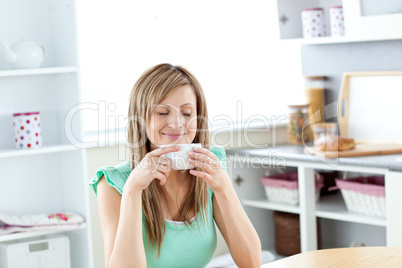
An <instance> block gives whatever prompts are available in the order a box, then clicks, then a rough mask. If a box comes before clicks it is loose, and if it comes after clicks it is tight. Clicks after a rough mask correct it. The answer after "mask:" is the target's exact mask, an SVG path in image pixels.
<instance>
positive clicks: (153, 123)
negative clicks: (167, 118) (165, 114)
mask: <svg viewBox="0 0 402 268" xmlns="http://www.w3.org/2000/svg"><path fill="white" fill-rule="evenodd" d="M163 124H164V122H163V120H161V119H158V118H157V117H155V116H153V117H152V118H151V120H150V121H149V125H148V130H149V131H150V132H158V131H159V130H160V129H161V128H162V127H163Z"/></svg>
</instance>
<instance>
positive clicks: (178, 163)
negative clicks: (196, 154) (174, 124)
mask: <svg viewBox="0 0 402 268" xmlns="http://www.w3.org/2000/svg"><path fill="white" fill-rule="evenodd" d="M176 145H179V146H180V151H177V152H170V153H166V154H163V155H162V157H166V158H169V159H170V160H172V166H171V169H172V170H185V169H192V168H194V166H193V165H191V164H190V163H189V162H188V158H189V157H188V155H187V153H188V152H192V151H193V148H194V147H199V148H201V147H202V146H201V143H189V144H168V145H161V147H169V146H176Z"/></svg>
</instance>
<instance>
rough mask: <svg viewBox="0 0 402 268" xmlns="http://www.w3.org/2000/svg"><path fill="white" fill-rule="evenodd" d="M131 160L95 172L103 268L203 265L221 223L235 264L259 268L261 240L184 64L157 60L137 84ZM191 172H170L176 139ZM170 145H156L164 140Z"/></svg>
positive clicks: (132, 106) (131, 108) (130, 130)
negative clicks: (192, 146)
mask: <svg viewBox="0 0 402 268" xmlns="http://www.w3.org/2000/svg"><path fill="white" fill-rule="evenodd" d="M128 116H129V125H128V141H129V145H130V161H129V162H127V163H124V164H120V165H117V166H114V167H103V168H100V169H98V171H97V173H96V176H95V177H94V178H93V179H92V180H91V181H90V186H91V188H92V189H93V190H94V192H95V194H97V200H98V201H97V202H98V209H99V217H100V221H101V227H102V235H103V239H104V253H105V261H106V266H107V267H110V268H115V267H117V268H123V267H149V268H156V267H165V268H166V267H187V268H197V267H205V266H206V265H207V264H208V263H209V262H210V260H211V259H212V258H213V256H214V254H215V250H216V230H215V225H214V222H215V223H216V225H217V226H218V228H219V230H220V232H221V233H222V235H223V237H224V239H225V241H226V244H227V245H228V248H229V250H230V253H231V255H232V257H233V259H234V261H235V262H236V264H237V266H239V267H247V268H252V267H260V266H261V244H260V240H259V238H258V235H257V233H256V231H255V229H254V227H253V225H252V224H251V222H250V220H249V219H248V217H247V215H246V213H245V212H244V210H243V208H242V206H241V204H240V202H239V199H238V197H237V195H236V193H235V191H234V189H233V187H232V184H231V180H230V178H229V175H228V173H227V172H226V158H225V151H224V150H223V148H221V147H211V148H209V131H208V114H207V105H206V102H205V98H204V93H203V91H202V88H201V86H200V84H199V82H198V81H197V80H196V78H195V77H194V76H193V75H192V74H191V73H190V72H188V71H187V70H186V69H185V68H183V67H180V66H172V65H170V64H159V65H157V66H154V67H152V68H150V69H148V70H147V71H145V72H144V73H143V74H142V76H141V77H140V78H139V79H138V81H137V82H136V83H135V85H134V87H133V89H132V92H131V96H130V106H129V113H128ZM188 143H201V144H202V147H203V148H201V149H199V150H195V151H193V152H189V158H190V159H189V162H190V164H192V165H194V166H195V168H194V169H192V170H172V169H171V160H170V159H168V158H165V157H162V155H163V154H165V153H168V152H174V151H179V150H180V149H179V148H176V146H175V144H188ZM166 144H168V145H172V146H168V147H160V146H161V145H166Z"/></svg>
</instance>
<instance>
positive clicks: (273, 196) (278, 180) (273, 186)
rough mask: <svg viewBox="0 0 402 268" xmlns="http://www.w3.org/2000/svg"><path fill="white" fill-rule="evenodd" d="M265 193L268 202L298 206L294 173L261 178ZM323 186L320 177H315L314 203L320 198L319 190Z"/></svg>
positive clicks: (297, 184)
mask: <svg viewBox="0 0 402 268" xmlns="http://www.w3.org/2000/svg"><path fill="white" fill-rule="evenodd" d="M261 183H262V185H263V186H264V189H265V193H266V195H267V198H268V200H269V201H272V202H276V203H282V204H288V205H297V204H299V183H298V176H297V173H295V172H287V173H279V174H274V175H269V176H264V177H262V178H261ZM322 186H323V183H322V177H321V176H316V184H315V193H316V196H315V197H316V201H318V199H319V197H320V189H321V187H322Z"/></svg>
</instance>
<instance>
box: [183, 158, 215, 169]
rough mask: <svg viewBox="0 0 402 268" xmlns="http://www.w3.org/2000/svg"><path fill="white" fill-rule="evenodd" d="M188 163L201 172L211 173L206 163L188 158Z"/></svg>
mask: <svg viewBox="0 0 402 268" xmlns="http://www.w3.org/2000/svg"><path fill="white" fill-rule="evenodd" d="M188 162H189V163H190V164H191V165H193V166H196V167H199V168H202V170H204V171H206V172H212V171H213V170H212V168H211V166H210V165H208V163H205V162H203V161H200V160H194V159H193V158H189V159H188Z"/></svg>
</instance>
